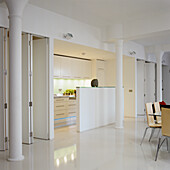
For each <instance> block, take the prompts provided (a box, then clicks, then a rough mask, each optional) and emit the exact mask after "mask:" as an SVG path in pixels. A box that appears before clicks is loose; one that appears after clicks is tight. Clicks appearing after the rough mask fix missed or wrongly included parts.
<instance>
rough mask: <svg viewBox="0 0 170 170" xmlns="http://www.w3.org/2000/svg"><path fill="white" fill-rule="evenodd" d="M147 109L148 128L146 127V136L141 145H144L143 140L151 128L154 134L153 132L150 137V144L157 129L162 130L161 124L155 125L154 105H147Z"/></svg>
mask: <svg viewBox="0 0 170 170" xmlns="http://www.w3.org/2000/svg"><path fill="white" fill-rule="evenodd" d="M145 107H146V118H147V125H148V126H147V127H146V129H145V131H144V135H143V138H142V141H141V143H140V145H142V143H143V140H144V138H145V136H146V132H147V130H148V129H149V128H150V129H152V132H151V135H150V138H149V142H150V140H151V138H152V136H153V134H154V131H155V129H156V128H161V124H160V123H155V121H154V117H153V109H152V103H146V104H145ZM149 114H151V115H149Z"/></svg>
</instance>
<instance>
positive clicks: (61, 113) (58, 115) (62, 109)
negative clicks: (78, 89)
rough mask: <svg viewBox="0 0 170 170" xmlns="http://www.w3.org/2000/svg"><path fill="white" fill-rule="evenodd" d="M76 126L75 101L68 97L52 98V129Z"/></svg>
mask: <svg viewBox="0 0 170 170" xmlns="http://www.w3.org/2000/svg"><path fill="white" fill-rule="evenodd" d="M73 124H76V100H75V99H69V98H68V97H60V98H54V127H55V128H58V127H62V126H69V125H73Z"/></svg>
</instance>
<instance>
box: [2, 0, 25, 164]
mask: <svg viewBox="0 0 170 170" xmlns="http://www.w3.org/2000/svg"><path fill="white" fill-rule="evenodd" d="M5 1H6V4H7V7H8V10H9V82H10V85H9V158H8V160H9V161H19V160H23V159H24V156H23V155H22V56H21V33H22V19H21V17H22V12H23V9H24V7H25V5H26V3H27V0H5Z"/></svg>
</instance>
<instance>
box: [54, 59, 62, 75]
mask: <svg viewBox="0 0 170 170" xmlns="http://www.w3.org/2000/svg"><path fill="white" fill-rule="evenodd" d="M60 74H61V57H56V56H54V77H60Z"/></svg>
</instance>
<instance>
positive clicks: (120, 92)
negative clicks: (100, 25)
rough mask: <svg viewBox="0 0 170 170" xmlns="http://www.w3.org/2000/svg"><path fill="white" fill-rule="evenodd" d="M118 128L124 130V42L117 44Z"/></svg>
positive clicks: (120, 41) (118, 41)
mask: <svg viewBox="0 0 170 170" xmlns="http://www.w3.org/2000/svg"><path fill="white" fill-rule="evenodd" d="M115 47H116V128H123V116H124V93H123V40H117V41H116V44H115Z"/></svg>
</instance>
